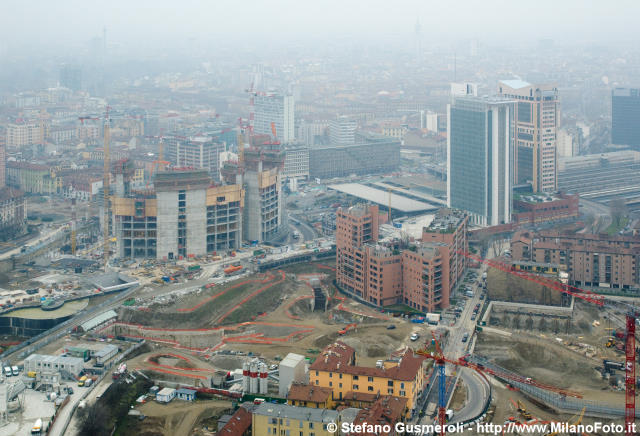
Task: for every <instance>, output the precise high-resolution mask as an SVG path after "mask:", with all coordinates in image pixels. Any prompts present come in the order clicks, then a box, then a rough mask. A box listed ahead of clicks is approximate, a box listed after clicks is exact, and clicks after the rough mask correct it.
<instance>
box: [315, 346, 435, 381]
mask: <svg viewBox="0 0 640 436" xmlns="http://www.w3.org/2000/svg"><path fill="white" fill-rule="evenodd" d="M424 360H425V357H424V356H420V355H416V354H414V353H413V351H411V350H409V349H406V350H405V351H404V352H403V354H401V355H400V356H399V359H398V363H397V365H395V366H391V367H388V368H370V367H366V366H356V365H353V364H352V362H354V361H355V350H354V349H353V348H351V347H349V346H348V345H346V344H345V343H343V342H340V341H337V342H334V343H333V344H330V345H328V346H327V347H325V349H324V350H322V353H320V355H319V356H318V358H317V359H316V360H315V362H313V363H312V364H311V366H310V367H309V370H312V371H318V370H320V371H330V372H337V373H345V374H352V375H363V376H372V377H383V378H388V379H393V380H406V381H411V380H413V379H415V377H416V374H417V373H418V371H420V368H421V366H422V362H423V361H424Z"/></svg>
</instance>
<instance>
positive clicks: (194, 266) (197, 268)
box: [187, 265, 200, 271]
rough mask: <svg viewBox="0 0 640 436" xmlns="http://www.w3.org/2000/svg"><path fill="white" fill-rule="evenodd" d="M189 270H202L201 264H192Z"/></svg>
mask: <svg viewBox="0 0 640 436" xmlns="http://www.w3.org/2000/svg"><path fill="white" fill-rule="evenodd" d="M187 269H188V270H189V271H199V270H200V265H190V266H189V268H187Z"/></svg>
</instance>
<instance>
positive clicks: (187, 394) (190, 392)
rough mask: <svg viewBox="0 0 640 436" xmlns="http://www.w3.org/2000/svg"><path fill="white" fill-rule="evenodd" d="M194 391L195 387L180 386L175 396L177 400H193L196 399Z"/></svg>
mask: <svg viewBox="0 0 640 436" xmlns="http://www.w3.org/2000/svg"><path fill="white" fill-rule="evenodd" d="M196 392H197V391H196V390H195V389H187V388H181V389H178V390H177V391H176V397H178V400H184V401H193V400H195V399H196Z"/></svg>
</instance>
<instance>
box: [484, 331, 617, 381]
mask: <svg viewBox="0 0 640 436" xmlns="http://www.w3.org/2000/svg"><path fill="white" fill-rule="evenodd" d="M563 347H564V346H563V345H561V344H556V343H553V341H551V340H546V341H545V340H542V339H534V338H523V337H521V338H514V337H510V338H505V337H502V336H500V337H498V336H494V335H488V334H486V333H483V334H480V335H479V340H478V343H477V346H476V349H475V352H476V353H477V354H480V355H483V356H486V357H489V358H490V359H491V360H492V361H494V362H495V363H496V364H498V365H500V366H502V367H504V368H506V369H508V370H510V371H513V372H515V373H518V374H520V375H522V376H525V377H531V378H533V379H535V380H538V381H540V382H542V383H547V384H550V385H554V386H558V387H560V388H565V389H573V390H578V391H580V390H581V389H584V388H586V389H604V388H606V386H607V383H606V382H605V381H603V380H602V379H600V378H599V377H598V374H597V373H596V371H595V366H594V362H593V361H591V360H589V359H587V358H585V357H583V356H580V355H578V354H577V353H574V352H572V351H571V350H569V349H565V348H563Z"/></svg>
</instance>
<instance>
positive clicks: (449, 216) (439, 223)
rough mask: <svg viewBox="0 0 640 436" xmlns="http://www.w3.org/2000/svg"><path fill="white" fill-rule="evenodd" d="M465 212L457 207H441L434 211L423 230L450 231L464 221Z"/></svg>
mask: <svg viewBox="0 0 640 436" xmlns="http://www.w3.org/2000/svg"><path fill="white" fill-rule="evenodd" d="M466 216H467V215H466V213H465V212H463V211H461V210H458V209H448V208H443V209H440V210H439V211H438V213H436V216H435V217H434V218H433V220H432V221H431V223H430V224H429V226H428V227H425V231H428V232H434V231H445V232H446V231H450V230H451V231H452V230H455V229H456V228H458V226H459V225H460V224H462V222H463V221H464V219H465V217H466Z"/></svg>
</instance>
